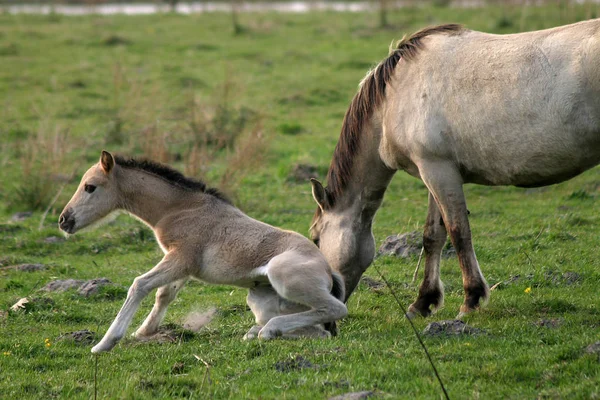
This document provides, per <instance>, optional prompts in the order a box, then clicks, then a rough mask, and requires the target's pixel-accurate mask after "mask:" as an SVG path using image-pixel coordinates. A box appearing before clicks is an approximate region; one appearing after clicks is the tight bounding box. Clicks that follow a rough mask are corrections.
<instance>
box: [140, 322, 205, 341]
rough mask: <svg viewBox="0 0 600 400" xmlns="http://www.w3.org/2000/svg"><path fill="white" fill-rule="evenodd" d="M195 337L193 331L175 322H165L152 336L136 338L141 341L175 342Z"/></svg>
mask: <svg viewBox="0 0 600 400" xmlns="http://www.w3.org/2000/svg"><path fill="white" fill-rule="evenodd" d="M194 337H195V334H194V332H192V331H190V330H187V329H184V328H182V327H181V326H179V325H176V324H166V325H163V326H161V327H160V328H158V332H157V333H155V334H154V335H152V336H146V337H140V338H137V340H139V341H140V342H143V343H148V342H150V343H177V342H179V341H182V342H187V341H190V340H191V339H193V338H194Z"/></svg>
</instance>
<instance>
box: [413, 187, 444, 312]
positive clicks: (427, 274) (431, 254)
mask: <svg viewBox="0 0 600 400" xmlns="http://www.w3.org/2000/svg"><path fill="white" fill-rule="evenodd" d="M446 236H447V235H446V227H445V226H444V221H443V219H442V214H441V212H440V209H439V207H438V206H437V203H436V202H435V198H434V197H433V195H432V194H431V193H429V206H428V210H427V221H426V222H425V230H424V231H423V250H424V253H425V271H424V276H423V282H421V286H420V287H419V295H418V296H417V300H415V302H414V303H412V304H411V305H410V307H409V308H408V317H409V318H413V317H415V316H416V315H417V313H418V314H421V315H422V316H424V317H428V316H429V315H431V313H432V311H435V310H437V309H439V308H440V307H442V305H443V304H444V284H443V283H442V281H441V279H440V255H441V252H442V249H443V247H444V245H445V244H446ZM430 306H433V310H430V309H429V307H430Z"/></svg>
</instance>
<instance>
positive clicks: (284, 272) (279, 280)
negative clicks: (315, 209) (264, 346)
mask: <svg viewBox="0 0 600 400" xmlns="http://www.w3.org/2000/svg"><path fill="white" fill-rule="evenodd" d="M267 276H268V278H269V281H270V282H271V285H272V286H273V288H274V289H275V291H277V293H278V294H279V296H281V297H283V298H284V299H285V300H288V301H290V302H292V303H296V304H299V305H303V306H306V307H308V308H309V310H308V311H302V312H298V313H293V314H287V315H280V316H277V317H274V318H272V319H270V320H269V322H267V324H266V325H265V326H264V327H263V329H261V331H260V333H259V338H261V339H272V338H275V337H278V336H281V335H283V334H285V333H286V332H290V331H293V330H295V329H298V328H304V327H307V326H312V325H319V324H323V323H325V322H330V321H336V320H338V319H340V318H343V317H344V316H346V314H347V313H348V310H347V308H346V305H345V304H344V303H342V302H341V301H340V300H338V299H336V298H335V297H334V296H332V295H331V293H330V290H331V285H332V281H331V276H330V275H329V273H328V267H327V264H326V262H325V261H324V260H322V259H315V258H313V259H308V260H307V259H306V256H305V255H302V254H300V253H296V252H292V251H290V252H286V253H283V254H280V255H278V256H277V257H275V258H273V259H272V260H271V261H270V262H269V264H268V265H267Z"/></svg>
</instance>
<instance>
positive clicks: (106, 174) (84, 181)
mask: <svg viewBox="0 0 600 400" xmlns="http://www.w3.org/2000/svg"><path fill="white" fill-rule="evenodd" d="M114 166H115V159H114V157H113V156H112V154H110V153H109V152H106V151H103V152H102V155H101V156H100V161H99V162H98V163H97V164H94V165H93V166H92V167H91V168H90V169H88V170H87V172H86V173H85V174H84V175H83V178H81V182H80V183H79V187H77V190H76V191H75V194H74V195H73V197H72V198H71V200H70V201H69V203H68V204H67V205H66V206H65V208H64V210H63V212H62V213H61V214H60V218H59V220H58V226H59V227H60V229H62V230H63V231H64V232H66V233H75V232H77V231H79V230H81V229H83V228H85V227H87V226H88V225H90V224H92V223H94V222H96V221H99V220H100V219H102V218H104V217H106V216H107V215H109V214H110V213H111V212H112V211H114V210H116V209H117V208H118V204H119V196H118V190H117V184H116V182H115V168H114Z"/></svg>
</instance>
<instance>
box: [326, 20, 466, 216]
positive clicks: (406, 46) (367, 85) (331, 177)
mask: <svg viewBox="0 0 600 400" xmlns="http://www.w3.org/2000/svg"><path fill="white" fill-rule="evenodd" d="M463 29H464V28H463V27H462V25H458V24H447V25H439V26H432V27H428V28H425V29H422V30H420V31H418V32H416V33H414V34H412V35H410V36H408V37H406V36H405V37H403V38H402V39H401V40H400V41H399V42H398V43H397V44H396V46H395V48H390V54H389V56H388V57H387V58H386V59H384V60H383V61H381V62H380V63H379V64H378V65H377V66H376V67H375V68H373V69H372V70H371V71H370V72H369V73H368V74H367V76H366V77H365V78H364V79H363V81H362V82H361V83H360V87H359V89H358V93H356V95H355V96H354V98H353V99H352V103H350V107H349V108H348V110H347V111H346V115H345V116H344V122H343V124H342V132H341V134H340V139H339V141H338V144H337V146H336V147H335V151H334V153H333V158H332V160H331V165H330V167H329V172H328V173H327V193H328V195H329V196H328V197H329V204H330V205H333V204H335V201H336V198H338V197H339V196H340V195H341V194H342V192H343V191H344V189H345V188H346V186H347V184H348V182H349V180H350V177H351V173H352V165H353V160H354V156H355V155H356V153H357V152H358V149H359V147H360V133H361V131H362V128H363V126H364V124H365V123H367V121H368V120H369V118H370V117H371V115H372V114H373V111H374V109H375V108H376V107H377V106H378V105H380V104H381V102H382V101H383V100H384V98H385V88H386V85H387V83H388V82H389V80H390V78H391V76H392V74H393V72H394V69H395V67H396V65H397V64H398V62H399V61H400V59H401V58H403V59H404V60H406V61H410V60H412V59H413V58H414V57H415V56H416V55H417V54H418V52H419V50H421V49H422V48H423V46H424V44H423V42H422V39H423V38H424V37H426V36H430V35H433V34H438V33H444V34H458V33H460V32H462V31H463Z"/></svg>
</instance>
